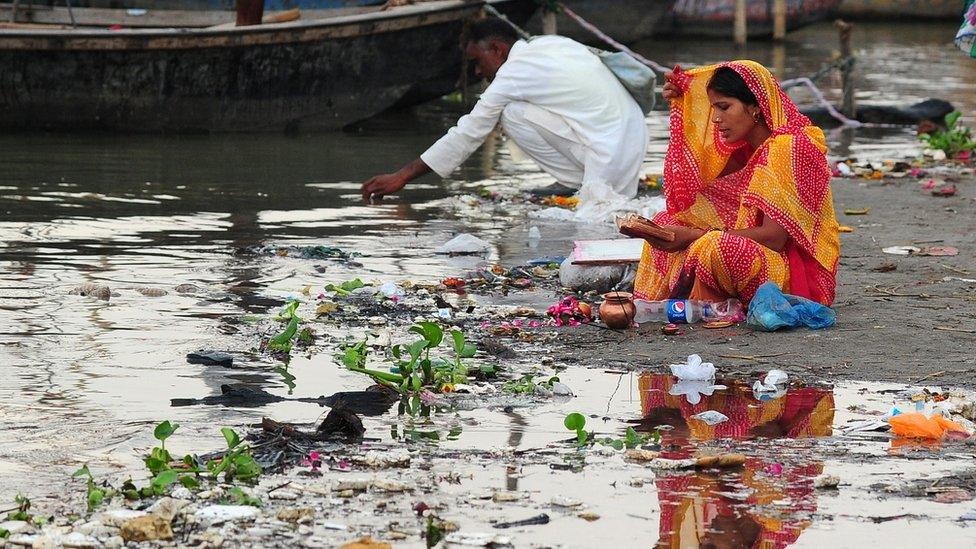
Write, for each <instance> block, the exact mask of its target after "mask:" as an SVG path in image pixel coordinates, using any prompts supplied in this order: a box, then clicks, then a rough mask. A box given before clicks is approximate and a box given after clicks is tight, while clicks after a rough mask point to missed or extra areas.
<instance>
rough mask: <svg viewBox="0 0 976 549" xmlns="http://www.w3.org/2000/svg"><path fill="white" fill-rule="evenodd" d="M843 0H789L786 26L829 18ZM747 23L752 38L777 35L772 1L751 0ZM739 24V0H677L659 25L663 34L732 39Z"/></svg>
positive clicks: (793, 26) (748, 4) (748, 2)
mask: <svg viewBox="0 0 976 549" xmlns="http://www.w3.org/2000/svg"><path fill="white" fill-rule="evenodd" d="M840 2H841V0H786V28H787V30H795V29H798V28H800V27H803V26H806V25H809V24H811V23H816V22H817V21H821V20H823V19H825V18H826V17H827V16H829V15H830V14H831V12H832V11H833V10H834V9H836V8H837V5H838V4H839V3H840ZM746 14H747V15H746V17H747V21H748V24H747V26H746V28H747V32H748V35H749V37H750V38H768V37H771V36H772V35H773V2H772V0H747V2H746ZM734 24H735V0H677V1H676V2H675V3H674V7H673V8H672V10H671V15H670V16H669V17H666V18H665V19H664V21H663V23H662V25H661V26H660V27H659V28H658V30H659V33H660V34H668V35H681V36H703V37H714V38H730V37H731V36H732V31H733V26H734Z"/></svg>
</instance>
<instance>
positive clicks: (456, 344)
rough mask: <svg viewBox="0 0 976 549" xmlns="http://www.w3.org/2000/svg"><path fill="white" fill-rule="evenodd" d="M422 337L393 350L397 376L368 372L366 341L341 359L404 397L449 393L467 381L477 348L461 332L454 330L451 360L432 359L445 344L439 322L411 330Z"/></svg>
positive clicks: (349, 348)
mask: <svg viewBox="0 0 976 549" xmlns="http://www.w3.org/2000/svg"><path fill="white" fill-rule="evenodd" d="M409 332H410V333H414V334H417V335H419V336H420V339H418V340H415V341H413V342H411V343H406V344H403V343H401V344H396V345H393V346H392V347H390V350H389V354H390V355H391V356H392V357H393V364H394V367H393V369H395V370H396V371H395V372H392V371H391V372H382V371H379V370H370V369H367V368H366V363H367V357H368V349H367V347H366V341H362V342H359V343H356V344H354V345H348V346H345V347H343V348H342V352H341V353H339V359H340V360H341V362H342V364H343V365H344V366H345V367H346V368H348V369H349V370H352V371H354V372H358V373H361V374H365V375H368V376H370V377H372V378H373V379H374V380H375V381H376V382H377V383H379V384H381V385H385V386H387V387H390V388H392V389H394V390H396V391H398V392H399V393H401V394H410V393H419V392H421V391H423V390H424V389H428V390H431V391H433V392H450V391H451V390H452V389H453V385H454V384H457V383H466V382H467V381H468V367H467V365H466V364H465V363H464V359H467V358H472V357H474V356H475V354H476V353H477V352H478V350H477V347H475V346H474V345H473V344H472V343H469V342H468V341H467V340H466V339H465V337H464V334H463V333H462V332H461V331H459V330H451V332H450V334H451V339H450V341H451V348H452V351H453V357H452V358H451V359H447V358H443V357H437V356H431V351H433V350H435V349H437V348H438V347H439V346H440V345H441V344H442V343H443V342H444V340H445V338H444V330H443V329H442V328H441V327H440V325H438V324H437V323H436V322H430V321H424V322H419V323H417V324H415V325H413V326H411V327H410V329H409Z"/></svg>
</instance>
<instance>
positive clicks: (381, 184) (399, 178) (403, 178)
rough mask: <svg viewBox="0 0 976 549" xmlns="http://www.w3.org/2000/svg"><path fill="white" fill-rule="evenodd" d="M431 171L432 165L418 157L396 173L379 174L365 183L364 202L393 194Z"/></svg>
mask: <svg viewBox="0 0 976 549" xmlns="http://www.w3.org/2000/svg"><path fill="white" fill-rule="evenodd" d="M428 173H430V167H428V166H427V164H425V163H424V161H423V160H421V159H419V158H418V159H416V160H414V161H413V162H411V163H409V164H407V165H406V166H404V167H402V168H400V170H399V171H397V172H396V173H387V174H383V175H377V176H376V177H374V178H372V179H370V180H369V181H367V182H365V183H363V202H366V203H367V204H368V203H369V202H371V201H373V200H379V199H381V198H383V197H384V196H386V195H388V194H393V193H395V192H397V191H399V190H400V189H402V188H404V187H406V186H407V183H410V182H411V181H413V180H414V179H417V178H418V177H420V176H422V175H424V174H428Z"/></svg>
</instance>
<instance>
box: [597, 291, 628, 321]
mask: <svg viewBox="0 0 976 549" xmlns="http://www.w3.org/2000/svg"><path fill="white" fill-rule="evenodd" d="M636 312H637V307H635V306H634V296H633V294H631V293H630V292H608V293H605V294H603V303H601V304H600V320H602V321H603V323H604V324H606V325H607V328H613V329H614V330H623V329H625V328H630V327H631V326H632V325H633V324H634V314H635V313H636Z"/></svg>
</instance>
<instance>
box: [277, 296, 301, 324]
mask: <svg viewBox="0 0 976 549" xmlns="http://www.w3.org/2000/svg"><path fill="white" fill-rule="evenodd" d="M300 303H301V302H300V301H298V300H297V299H293V300H291V301H289V302H288V303H285V306H284V308H283V309H281V312H280V313H278V315H277V316H276V317H275V318H276V319H277V320H291V319H292V318H294V317H295V311H297V310H298V305H299V304H300Z"/></svg>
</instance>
